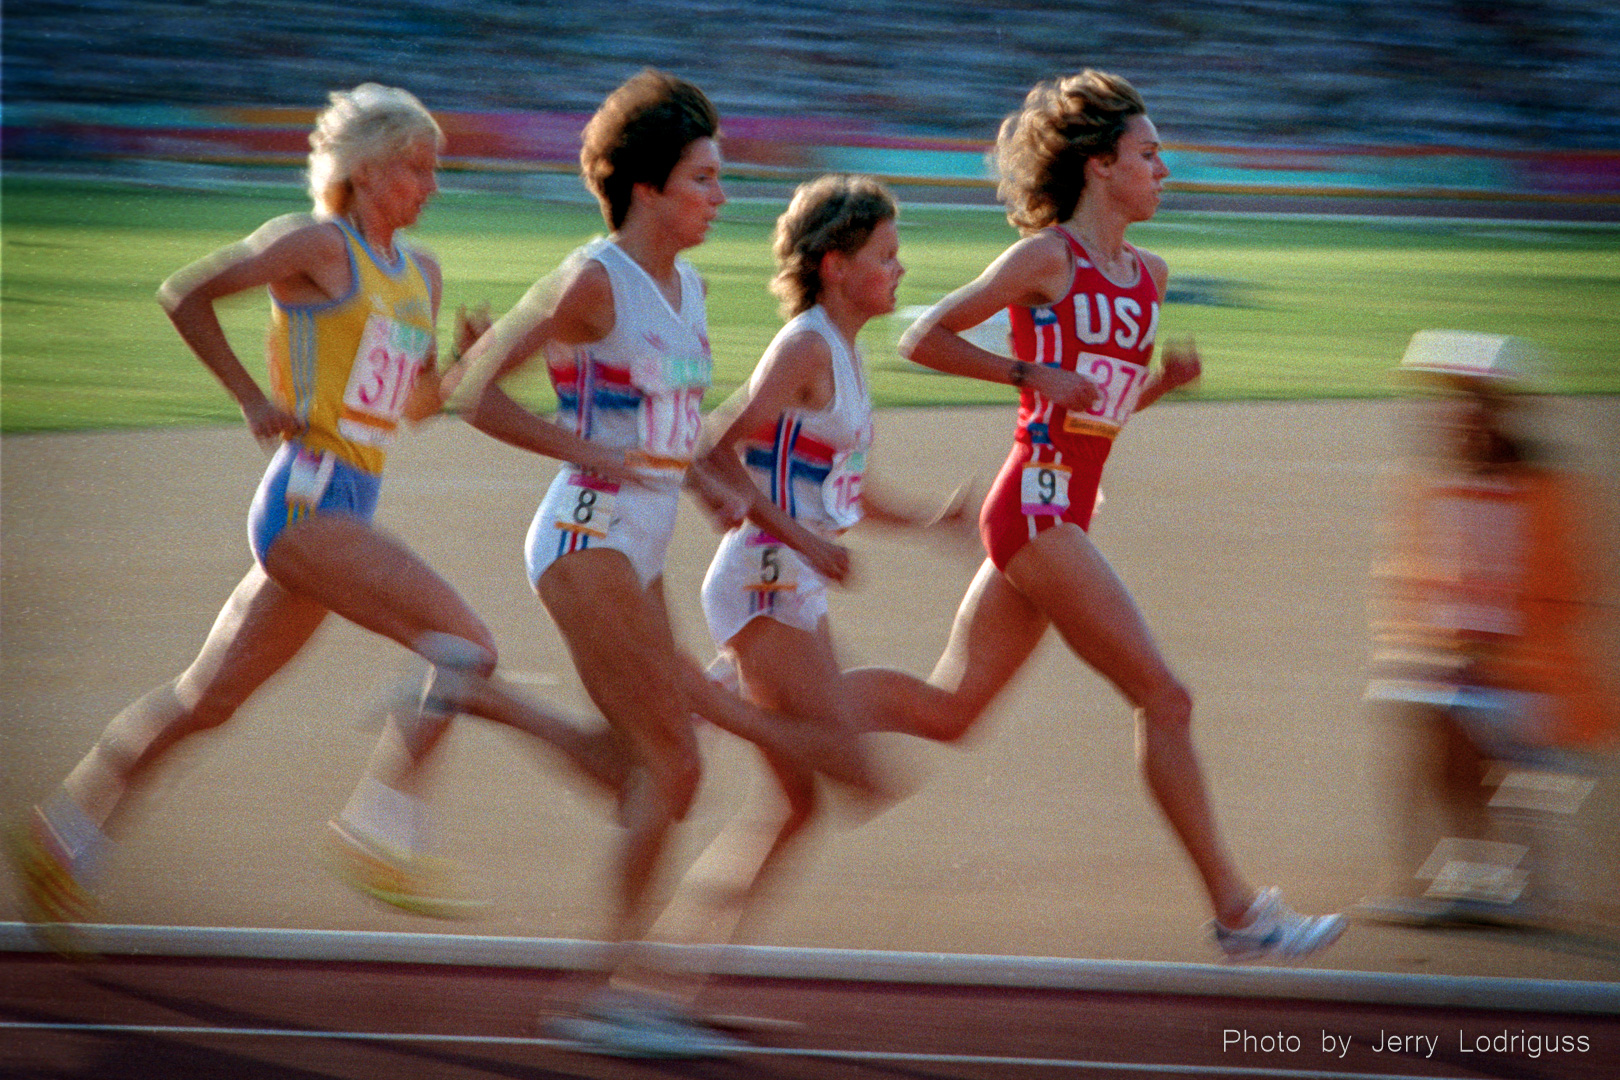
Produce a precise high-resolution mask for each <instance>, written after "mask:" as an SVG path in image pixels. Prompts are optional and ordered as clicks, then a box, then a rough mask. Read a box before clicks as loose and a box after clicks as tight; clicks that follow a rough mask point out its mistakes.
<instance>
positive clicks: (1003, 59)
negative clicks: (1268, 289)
mask: <svg viewBox="0 0 1620 1080" xmlns="http://www.w3.org/2000/svg"><path fill="white" fill-rule="evenodd" d="M4 48H5V65H4V96H5V99H6V100H7V101H8V102H13V103H15V102H82V103H107V104H112V103H152V104H181V105H293V106H313V105H317V104H319V103H320V102H321V100H322V99H323V98H324V95H325V92H326V91H327V90H329V89H333V88H336V87H340V86H349V85H353V84H355V83H358V82H361V81H364V80H367V79H378V80H381V81H384V82H391V83H397V84H400V85H404V86H407V87H409V88H410V89H411V90H413V91H415V92H416V93H417V94H418V95H419V96H421V97H422V98H423V99H424V100H425V101H427V102H428V103H429V104H430V106H431V107H433V108H435V109H455V110H472V111H481V110H540V111H579V112H588V111H590V110H591V109H593V108H594V107H595V105H596V103H597V102H598V101H600V99H601V96H602V94H603V93H604V92H606V90H608V89H610V88H611V87H612V86H614V85H616V84H617V83H618V82H619V81H620V80H621V79H622V78H623V77H624V76H625V75H626V74H627V73H628V72H629V71H631V70H634V69H635V68H637V67H640V66H642V65H644V64H652V65H655V66H659V67H664V68H667V69H669V70H672V71H675V72H678V73H680V74H682V75H684V76H686V77H688V78H691V79H693V80H694V81H696V82H698V83H699V84H700V85H702V86H703V87H704V88H705V89H706V90H707V91H708V92H709V93H710V95H711V96H712V97H713V98H714V99H715V101H716V104H717V105H719V107H720V108H721V110H722V111H723V112H725V113H729V114H732V115H755V116H767V117H769V116H815V117H821V118H851V119H857V118H858V119H860V120H862V121H864V122H866V123H870V124H874V125H877V126H878V127H880V128H883V129H887V130H891V131H895V132H904V133H917V134H926V135H933V136H960V137H967V138H976V139H982V138H988V137H990V136H991V135H992V134H993V132H994V128H995V125H996V123H997V122H998V121H999V120H1000V118H1001V117H1002V116H1003V115H1005V114H1006V113H1007V112H1009V111H1011V110H1012V109H1013V108H1014V107H1015V106H1016V105H1017V103H1018V100H1019V98H1020V96H1021V95H1022V93H1023V92H1024V90H1026V89H1027V88H1028V86H1029V85H1030V83H1031V82H1033V81H1035V79H1037V78H1040V77H1044V76H1046V75H1049V74H1054V73H1058V72H1061V71H1067V70H1071V69H1075V68H1078V67H1081V66H1093V67H1102V68H1107V69H1110V70H1115V71H1118V72H1120V73H1122V74H1124V75H1126V76H1127V77H1129V78H1130V79H1131V80H1132V81H1133V82H1134V83H1136V85H1137V86H1138V87H1139V88H1140V89H1142V90H1143V91H1144V93H1145V95H1146V96H1147V97H1148V100H1149V102H1150V103H1151V105H1152V108H1153V111H1154V115H1155V118H1156V119H1157V120H1158V122H1159V126H1160V128H1161V130H1163V131H1164V132H1165V134H1166V137H1167V138H1169V139H1171V140H1172V141H1179V142H1194V143H1234V144H1294V145H1302V144H1310V145H1340V146H1343V145H1360V144H1383V145H1431V146H1451V147H1481V148H1489V149H1496V150H1512V149H1518V148H1535V149H1540V150H1545V149H1548V148H1569V149H1612V148H1614V147H1617V146H1620V5H1616V4H1614V3H1613V2H1612V0H1404V2H1401V3H1389V2H1387V0H1235V2H1227V0H1134V2H1131V3H1120V2H1114V0H998V2H996V3H993V4H987V3H983V2H981V0H884V2H883V3H871V2H863V0H793V2H782V0H617V2H614V3H601V2H596V0H585V2H562V3H558V2H535V0H396V2H394V3H390V4H387V5H355V4H349V3H340V2H332V0H71V2H62V0H43V2H42V0H19V2H8V3H7V4H6V10H5V39H4Z"/></svg>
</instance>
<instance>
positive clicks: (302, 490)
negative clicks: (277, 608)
mask: <svg viewBox="0 0 1620 1080" xmlns="http://www.w3.org/2000/svg"><path fill="white" fill-rule="evenodd" d="M381 492H382V477H381V476H378V475H377V474H376V473H369V472H366V471H365V470H364V469H360V468H356V467H355V466H353V465H351V464H349V463H348V462H347V461H344V460H343V459H341V458H339V457H338V456H337V455H336V454H334V453H333V452H332V451H330V450H309V449H306V448H305V447H303V446H300V445H299V444H298V443H295V442H284V443H282V444H281V448H280V449H279V450H277V451H276V454H275V457H273V458H271V459H270V467H269V468H268V469H266V470H265V472H264V479H262V480H260V481H259V490H258V491H257V492H255V493H254V495H253V504H252V505H251V506H250V507H249V508H248V546H249V547H251V548H252V549H253V557H254V558H255V559H257V560H258V562H259V565H260V566H263V565H264V559H265V556H266V554H268V553H269V551H270V547H271V545H272V544H274V543H275V542H276V538H277V537H279V536H280V535H281V534H282V532H283V531H285V530H286V528H287V526H289V525H291V524H293V523H294V522H296V521H302V520H304V519H305V518H308V517H312V516H314V515H315V514H349V515H351V516H352V517H357V518H359V519H360V520H361V521H367V522H369V521H370V520H371V519H372V516H373V515H374V514H375V513H376V512H377V496H378V495H379V494H380V493H381Z"/></svg>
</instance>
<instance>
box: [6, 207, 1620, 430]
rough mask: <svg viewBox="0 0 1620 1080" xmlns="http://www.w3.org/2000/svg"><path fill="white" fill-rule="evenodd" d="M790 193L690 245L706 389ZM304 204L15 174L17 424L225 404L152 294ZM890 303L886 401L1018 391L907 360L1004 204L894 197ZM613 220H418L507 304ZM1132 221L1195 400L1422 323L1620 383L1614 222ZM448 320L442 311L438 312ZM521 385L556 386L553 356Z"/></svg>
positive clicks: (11, 276) (132, 417)
mask: <svg viewBox="0 0 1620 1080" xmlns="http://www.w3.org/2000/svg"><path fill="white" fill-rule="evenodd" d="M781 206H782V204H781V203H778V202H769V201H745V200H738V201H735V202H732V203H731V204H729V205H728V206H727V207H726V208H725V210H724V211H723V213H722V218H721V221H720V222H719V223H718V224H717V225H716V226H715V228H714V230H713V232H712V233H711V236H710V239H709V240H708V242H707V243H705V244H704V245H703V246H701V247H699V248H696V249H694V250H693V251H692V252H690V253H689V257H690V258H691V260H692V262H693V263H694V264H696V265H697V267H698V268H699V269H700V270H701V271H702V272H703V274H704V275H705V276H706V278H707V279H708V282H709V329H710V334H711V338H712V341H713V344H714V354H715V387H714V391H713V393H712V394H711V396H710V400H709V404H710V405H711V406H712V405H713V404H715V403H717V402H718V401H719V400H720V399H721V398H722V397H724V396H725V395H726V394H729V393H730V392H731V391H732V390H733V389H734V388H735V387H736V386H737V384H738V383H739V382H740V381H741V380H742V379H744V378H746V376H747V374H748V372H749V371H750V370H751V369H752V367H753V365H754V363H755V361H756V360H757V359H758V358H759V355H760V353H761V351H762V350H763V349H764V347H765V345H766V343H767V342H768V341H769V340H770V338H771V335H772V334H774V333H775V332H776V329H777V328H778V327H779V326H780V325H781V322H780V317H779V315H778V313H777V305H776V301H775V299H774V298H773V297H772V296H771V295H770V293H769V291H768V289H767V285H768V283H769V281H770V277H771V274H772V270H773V267H772V263H771V254H770V234H771V227H772V224H773V222H774V220H775V216H776V214H777V213H778V212H779V211H780V209H781ZM307 208H308V201H307V199H306V197H305V196H304V195H303V194H302V193H301V192H300V191H298V190H297V189H296V188H294V187H291V186H287V187H266V188H263V189H253V190H246V189H244V190H241V191H209V192H197V191H177V190H165V189H160V188H151V187H136V186H131V185H118V184H112V183H100V182H91V181H47V180H42V179H34V178H7V179H6V180H5V181H4V191H3V201H0V218H3V228H0V235H3V239H4V257H3V262H0V272H3V310H0V327H3V337H0V427H3V429H4V430H5V431H6V432H24V431H52V430H74V429H88V428H113V427H140V426H151V425H184V424H203V423H209V424H211V423H221V422H231V421H235V420H237V419H238V413H237V411H236V409H235V406H234V404H233V403H232V402H231V401H230V400H229V399H228V398H227V396H226V395H225V393H224V391H223V390H222V389H221V388H220V387H219V385H218V384H217V383H216V382H215V381H214V379H213V377H212V376H211V375H210V374H209V373H208V372H207V371H206V370H205V369H204V368H203V366H202V365H201V364H200V363H199V362H198V361H197V360H196V359H195V358H194V357H192V356H191V355H190V353H189V352H188V351H187V350H186V348H185V347H184V345H183V344H182V343H181V341H180V339H179V337H178V336H177V335H176V334H175V333H174V330H173V328H172V327H170V326H169V323H168V320H167V319H166V318H165V317H164V315H163V313H162V311H161V310H160V309H159V307H158V305H157V303H156V302H155V301H154V299H153V296H154V292H155V290H156V288H157V286H158V284H159V282H160V281H162V279H163V278H164V277H165V276H167V275H168V274H169V273H170V272H172V271H173V270H175V269H177V268H178V267H180V266H182V265H184V264H185V263H187V262H190V261H192V260H194V259H196V258H199V257H201V256H202V255H204V254H206V253H208V252H209V251H211V250H213V249H215V248H217V247H219V246H221V245H223V244H226V243H228V242H230V241H232V240H235V239H239V238H240V237H242V236H244V235H246V234H247V233H248V232H250V231H251V230H252V229H254V228H256V227H257V226H258V225H259V224H261V223H262V222H264V221H266V220H268V219H269V218H271V217H273V216H275V215H277V214H281V213H285V212H289V211H297V210H304V209H307ZM901 222H902V229H901V260H902V261H903V262H904V263H905V265H906V268H907V273H906V277H905V280H904V282H903V283H902V285H901V291H900V304H899V312H900V313H898V314H896V315H894V316H890V317H888V318H882V319H876V320H873V322H872V323H870V324H869V325H868V327H867V330H866V333H865V335H864V337H863V342H862V344H863V347H864V349H865V351H866V355H867V359H868V362H869V365H870V368H871V371H872V388H873V395H874V397H875V399H876V401H877V402H878V404H879V405H882V406H905V405H947V404H982V403H993V402H1008V401H1011V400H1012V392H1011V391H1010V390H1009V389H1008V388H1006V387H1001V386H994V385H991V384H987V383H979V382H976V381H973V380H967V379H960V378H950V377H947V376H942V375H938V374H935V373H932V372H929V371H926V370H924V369H922V368H920V367H917V366H916V365H913V364H910V363H907V362H905V361H902V360H900V359H899V358H898V357H897V356H896V355H895V351H894V346H895V341H896V339H897V338H898V337H899V334H900V332H901V330H903V329H904V327H905V325H906V316H905V314H904V313H905V312H906V311H907V310H908V309H909V310H912V311H915V310H916V309H918V308H920V307H922V306H925V305H927V304H930V303H932V302H933V301H935V300H937V299H938V298H939V297H940V296H942V295H944V294H945V293H946V292H947V291H949V290H950V289H952V288H954V287H956V286H958V285H960V284H962V283H963V282H966V281H967V280H969V279H970V278H972V277H973V276H974V275H975V274H977V273H978V272H979V271H980V270H981V269H983V268H984V266H985V265H987V264H988V263H989V262H990V261H991V260H992V259H993V258H994V257H995V256H996V254H997V253H999V252H1000V251H1001V250H1003V249H1004V248H1005V247H1006V246H1007V245H1008V244H1009V243H1011V242H1012V241H1013V240H1014V239H1015V235H1014V233H1013V232H1012V230H1011V229H1010V227H1009V226H1008V225H1007V223H1006V221H1005V220H1004V219H1003V218H1002V216H1001V215H1000V214H999V213H998V212H996V211H994V210H993V209H967V208H950V207H942V206H932V205H919V204H912V205H907V206H904V207H903V208H902V212H901ZM602 231H603V225H602V221H601V218H600V216H599V215H598V214H597V212H596V210H595V208H594V206H590V205H586V204H584V203H578V204H574V203H567V202H557V201H539V200H530V199H523V198H519V197H517V196H508V195H491V194H473V193H445V194H443V195H441V196H440V197H439V199H438V200H437V201H436V202H435V203H434V204H433V205H432V206H430V207H429V208H428V210H427V213H426V214H425V215H424V216H423V220H422V221H421V223H420V224H419V225H418V226H417V227H416V228H415V229H414V230H413V236H414V238H415V239H416V240H417V241H418V242H420V243H421V244H424V245H426V246H427V247H429V248H431V249H432V250H434V251H435V252H436V253H437V254H438V256H439V258H440V261H441V263H442V264H443V267H444V275H445V296H444V310H443V313H442V314H447V313H449V312H453V311H454V310H455V308H456V306H457V305H459V304H468V305H475V304H478V303H480V302H485V301H487V302H488V303H490V305H491V306H492V307H493V308H494V310H495V311H496V312H497V313H499V312H501V311H504V310H505V309H506V308H507V307H509V306H510V305H511V304H512V303H513V302H514V301H515V300H516V299H517V298H518V297H519V296H521V295H522V293H523V292H524V290H525V289H527V288H528V286H529V285H530V284H531V283H533V282H534V280H535V279H536V278H538V277H540V276H541V275H543V274H545V273H546V272H547V271H549V270H550V269H552V268H553V267H554V266H555V265H556V264H557V263H558V261H559V260H560V259H561V258H562V257H563V256H564V255H566V254H567V253H568V251H570V250H571V249H572V248H574V247H575V246H577V245H578V244H580V243H581V242H583V241H584V240H586V239H588V238H589V237H591V236H593V235H596V234H598V233H600V232H602ZM1131 238H1132V239H1133V240H1134V241H1135V242H1136V243H1137V244H1138V245H1140V246H1142V247H1146V248H1149V249H1151V250H1153V251H1156V252H1158V253H1159V254H1161V255H1163V256H1164V257H1165V258H1166V259H1167V260H1168V261H1169V263H1170V272H1171V287H1170V294H1169V296H1168V298H1167V301H1166V304H1165V307H1164V312H1163V316H1162V319H1161V325H1160V340H1161V341H1165V340H1170V339H1174V338H1184V337H1192V338H1194V339H1196V341H1197V343H1198V346H1199V349H1200V351H1201V352H1202V354H1203V357H1204V367H1205V375H1204V378H1203V380H1202V381H1201V382H1200V383H1199V384H1198V386H1196V387H1195V388H1193V389H1190V390H1187V391H1184V392H1183V396H1185V397H1189V398H1193V399H1205V400H1235V399H1301V398H1329V397H1368V396H1378V395H1384V394H1389V393H1392V392H1393V391H1394V390H1395V387H1396V384H1395V381H1394V380H1393V379H1392V377H1391V371H1392V368H1393V366H1394V365H1395V363H1396V361H1397V360H1398V359H1399V358H1400V355H1401V352H1402V350H1403V349H1404V348H1405V345H1406V342H1407V340H1408V339H1409V338H1410V337H1411V335H1412V334H1413V332H1414V331H1417V330H1421V329H1431V328H1441V329H1459V330H1475V331H1483V332H1489V333H1503V334H1515V335H1519V336H1522V337H1524V338H1527V339H1529V340H1530V341H1531V342H1533V343H1535V345H1536V346H1537V347H1538V349H1539V350H1540V357H1541V360H1540V375H1541V377H1542V380H1543V381H1542V386H1543V387H1544V388H1545V389H1547V390H1550V391H1557V392H1562V393H1613V392H1616V391H1620V363H1617V351H1620V347H1617V346H1616V344H1615V343H1616V342H1617V341H1620V225H1573V224H1557V223H1544V222H1504V221H1479V220H1461V219H1457V220H1440V219H1400V218H1371V217H1369V218H1346V217H1336V218H1305V217H1297V216H1295V217H1290V216H1284V215H1277V216H1256V215H1219V214H1194V213H1174V212H1165V213H1162V214H1160V215H1159V217H1157V218H1155V219H1154V220H1153V221H1151V222H1147V223H1145V224H1142V225H1138V226H1135V227H1134V228H1133V229H1132V232H1131ZM266 312H267V301H266V300H265V299H264V297H263V296H262V295H260V296H254V297H244V298H242V299H241V300H240V301H239V302H235V303H229V304H227V305H225V306H224V310H223V312H222V314H223V316H224V319H225V322H226V329H227V332H228V333H229V334H230V337H231V339H232V341H233V343H234V344H235V345H236V346H237V348H238V351H239V353H240V355H241V356H242V357H243V358H244V360H245V361H247V362H248V363H249V365H250V368H251V367H253V366H254V365H258V366H259V367H261V368H262V355H263V352H262V351H263V335H264V327H265V319H266ZM450 325H451V320H450V319H449V318H448V317H441V319H440V331H441V334H447V333H448V329H449V327H450ZM518 390H519V393H520V396H522V397H524V398H525V399H526V400H529V401H530V403H531V404H533V405H535V406H536V407H537V408H545V407H547V406H549V404H550V391H549V388H548V387H547V385H546V382H545V378H544V375H543V373H541V372H538V370H536V372H535V373H532V374H528V375H525V376H523V377H522V381H521V383H520V384H519V386H518Z"/></svg>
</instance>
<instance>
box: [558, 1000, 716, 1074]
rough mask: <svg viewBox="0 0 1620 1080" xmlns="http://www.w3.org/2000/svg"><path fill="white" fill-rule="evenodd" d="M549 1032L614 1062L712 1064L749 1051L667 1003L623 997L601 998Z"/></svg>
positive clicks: (559, 1020)
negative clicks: (687, 1060) (697, 1060)
mask: <svg viewBox="0 0 1620 1080" xmlns="http://www.w3.org/2000/svg"><path fill="white" fill-rule="evenodd" d="M547 1027H548V1029H549V1030H550V1031H552V1032H553V1033H554V1034H556V1035H560V1036H561V1037H563V1038H565V1039H570V1040H572V1041H574V1042H577V1043H579V1044H580V1049H581V1050H584V1051H585V1052H586V1053H591V1054H605V1055H608V1056H610V1057H627V1058H708V1057H723V1056H725V1055H727V1054H731V1053H735V1052H737V1051H739V1050H744V1049H747V1048H748V1044H747V1043H745V1042H741V1041H739V1040H737V1039H734V1038H732V1037H731V1036H729V1035H726V1034H724V1033H722V1032H720V1031H717V1030H715V1029H714V1028H712V1027H709V1026H707V1025H705V1024H703V1023H702V1022H701V1021H698V1020H695V1019H693V1018H691V1017H689V1016H686V1015H684V1014H682V1013H681V1012H679V1011H678V1010H676V1009H675V1008H673V1007H672V1006H669V1005H667V1004H665V1003H663V1002H661V1001H658V1000H656V999H652V998H647V997H643V996H641V995H630V994H622V993H611V994H603V995H600V996H598V997H597V998H595V999H594V1000H592V1001H590V1002H588V1003H586V1005H585V1008H584V1010H583V1011H582V1013H581V1015H579V1016H563V1017H558V1018H556V1019H554V1020H552V1021H551V1022H550V1023H549V1024H548V1025H547Z"/></svg>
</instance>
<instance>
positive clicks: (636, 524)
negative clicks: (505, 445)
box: [523, 466, 681, 589]
mask: <svg viewBox="0 0 1620 1080" xmlns="http://www.w3.org/2000/svg"><path fill="white" fill-rule="evenodd" d="M680 497H681V489H680V484H679V483H678V482H665V481H662V479H661V480H660V482H659V484H658V486H656V487H643V486H641V485H639V484H619V483H615V482H612V481H608V480H602V479H599V478H597V477H594V476H591V475H590V474H588V473H584V472H581V471H580V470H578V469H575V468H573V467H571V466H565V467H564V468H563V469H562V471H561V472H559V473H558V474H557V477H556V479H554V480H553V481H552V482H551V487H550V488H548V489H547V490H546V496H545V498H544V499H542V500H540V508H539V509H538V510H536V511H535V514H534V520H533V521H532V522H530V524H529V535H528V537H527V538H526V539H525V540H524V543H523V561H524V565H525V566H526V567H527V568H528V572H529V584H530V585H533V586H534V587H535V588H537V589H538V588H539V587H540V576H541V575H542V574H544V573H545V572H546V568H547V567H549V566H550V565H551V564H552V563H554V562H556V561H557V560H558V559H560V558H562V557H563V556H564V555H568V554H570V553H572V552H575V551H594V550H596V549H598V548H609V549H612V550H614V551H622V552H624V554H625V555H626V556H627V557H628V558H629V559H630V564H631V565H632V566H634V567H635V569H636V575H637V576H638V577H639V578H640V579H641V584H642V586H643V587H645V586H648V585H651V584H652V583H653V582H654V581H657V580H658V579H659V578H660V577H662V576H663V574H664V560H665V557H666V556H667V555H668V553H669V542H670V540H672V539H673V538H674V536H675V511H676V509H677V507H678V506H679V504H680Z"/></svg>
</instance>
